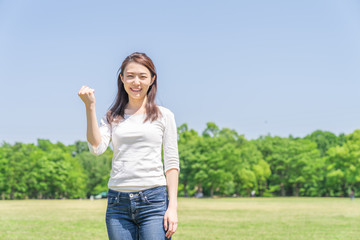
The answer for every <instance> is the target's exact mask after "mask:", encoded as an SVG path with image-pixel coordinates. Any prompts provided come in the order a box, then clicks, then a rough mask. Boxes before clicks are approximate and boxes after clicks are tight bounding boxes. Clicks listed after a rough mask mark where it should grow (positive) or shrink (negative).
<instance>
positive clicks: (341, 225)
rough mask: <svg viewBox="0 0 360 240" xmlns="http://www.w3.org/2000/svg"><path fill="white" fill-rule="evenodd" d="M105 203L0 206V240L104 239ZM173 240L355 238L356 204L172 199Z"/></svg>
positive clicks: (358, 231) (359, 216) (359, 232)
mask: <svg viewBox="0 0 360 240" xmlns="http://www.w3.org/2000/svg"><path fill="white" fill-rule="evenodd" d="M105 212H106V199H100V200H94V201H90V200H12V201H11V200H5V201H4V200H3V201H0V239H21V240H26V239H50V240H51V239H76V240H81V239H108V238H107V232H106V225H105ZM178 220H179V223H178V229H177V231H176V233H175V234H174V235H173V240H190V239H196V240H198V239H244V240H255V239H256V240H262V239H284V240H285V239H286V240H290V239H296V240H302V239H303V240H309V239H316V240H321V239H324V240H325V239H326V240H329V239H360V200H359V199H355V200H354V201H351V200H350V199H344V198H255V199H251V198H219V199H187V198H178Z"/></svg>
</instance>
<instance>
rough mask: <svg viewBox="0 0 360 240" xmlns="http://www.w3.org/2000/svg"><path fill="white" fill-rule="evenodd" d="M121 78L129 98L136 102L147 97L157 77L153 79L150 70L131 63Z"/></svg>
mask: <svg viewBox="0 0 360 240" xmlns="http://www.w3.org/2000/svg"><path fill="white" fill-rule="evenodd" d="M120 77H121V81H122V82H123V84H124V87H125V91H126V92H127V94H128V95H129V98H133V99H136V100H138V99H143V98H144V97H145V96H146V93H147V91H148V89H149V87H150V86H151V84H152V83H153V82H154V80H155V76H154V77H153V78H152V79H151V73H150V71H149V69H147V68H146V67H145V66H143V65H141V64H138V63H135V62H130V63H129V64H128V65H127V66H126V67H125V69H124V74H123V76H121V75H120Z"/></svg>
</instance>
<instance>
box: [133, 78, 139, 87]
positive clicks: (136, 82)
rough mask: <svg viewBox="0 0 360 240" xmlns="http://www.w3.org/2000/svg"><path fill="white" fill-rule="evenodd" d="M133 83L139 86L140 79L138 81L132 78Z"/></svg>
mask: <svg viewBox="0 0 360 240" xmlns="http://www.w3.org/2000/svg"><path fill="white" fill-rule="evenodd" d="M134 83H135V84H136V85H139V83H140V79H139V78H138V77H135V78H134Z"/></svg>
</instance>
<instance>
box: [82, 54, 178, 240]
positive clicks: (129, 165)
mask: <svg viewBox="0 0 360 240" xmlns="http://www.w3.org/2000/svg"><path fill="white" fill-rule="evenodd" d="M117 84H118V93H117V97H116V101H115V102H114V104H113V105H112V107H111V108H110V110H108V112H107V113H106V114H105V115H104V116H103V117H102V118H101V120H100V125H99V126H98V122H97V119H96V112H95V97H94V93H95V90H94V89H91V88H89V87H87V86H82V87H81V89H80V91H79V93H78V95H79V96H80V98H81V99H82V100H83V102H84V103H85V106H86V117H87V142H88V146H89V150H90V152H91V153H92V154H94V155H100V154H102V153H104V152H105V150H106V149H107V147H108V145H109V143H110V140H112V144H113V150H114V153H113V158H112V169H111V172H110V179H109V182H108V188H109V191H108V202H107V210H106V226H107V232H108V236H109V239H111V240H112V239H122V240H124V239H126V240H128V239H144V240H147V239H149V240H150V239H153V240H160V239H171V236H172V235H173V234H174V233H175V231H176V229H177V223H178V219H177V191H178V176H179V172H180V168H179V154H178V144H177V128H176V123H175V117H174V114H173V113H172V111H170V110H169V109H167V108H165V107H162V106H158V105H156V104H155V96H156V90H157V74H156V70H155V66H154V64H153V62H152V60H151V59H150V58H149V57H148V56H147V55H146V54H144V53H138V52H135V53H133V54H131V55H129V56H127V57H126V58H125V60H124V61H123V63H122V65H121V67H120V69H119V75H118V82H117ZM161 147H163V153H164V165H165V175H166V179H165V176H164V169H163V163H162V161H161ZM166 185H167V188H168V192H167V189H166Z"/></svg>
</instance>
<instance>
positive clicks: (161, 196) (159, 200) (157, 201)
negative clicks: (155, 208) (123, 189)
mask: <svg viewBox="0 0 360 240" xmlns="http://www.w3.org/2000/svg"><path fill="white" fill-rule="evenodd" d="M166 197H167V193H166V191H160V192H157V193H149V194H146V195H145V196H144V198H145V202H146V203H148V204H150V205H164V204H165V203H166Z"/></svg>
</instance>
